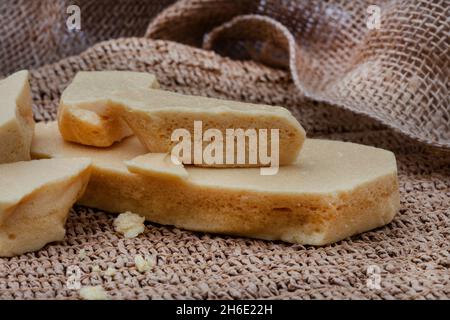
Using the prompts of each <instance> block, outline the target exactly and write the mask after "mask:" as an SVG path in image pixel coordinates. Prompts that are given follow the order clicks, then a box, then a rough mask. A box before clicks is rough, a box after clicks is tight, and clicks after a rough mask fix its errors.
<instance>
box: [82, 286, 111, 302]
mask: <svg viewBox="0 0 450 320" xmlns="http://www.w3.org/2000/svg"><path fill="white" fill-rule="evenodd" d="M80 297H81V299H83V300H108V299H109V296H108V293H107V292H106V291H105V289H103V287H102V286H95V287H84V288H81V289H80Z"/></svg>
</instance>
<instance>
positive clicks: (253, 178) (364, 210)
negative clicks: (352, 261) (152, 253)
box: [32, 123, 399, 245]
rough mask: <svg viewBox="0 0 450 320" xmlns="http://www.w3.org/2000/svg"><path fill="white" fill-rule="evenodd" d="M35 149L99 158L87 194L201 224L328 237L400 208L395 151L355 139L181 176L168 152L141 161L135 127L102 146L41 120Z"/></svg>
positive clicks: (320, 241)
mask: <svg viewBox="0 0 450 320" xmlns="http://www.w3.org/2000/svg"><path fill="white" fill-rule="evenodd" d="M32 152H33V154H34V155H35V156H39V157H77V156H88V157H90V158H91V159H92V161H93V173H92V178H91V180H90V182H89V185H88V188H87V191H86V193H85V195H84V196H83V198H82V199H80V201H79V203H80V204H83V205H86V206H90V207H93V208H98V209H101V210H105V211H109V212H114V213H120V212H125V211H132V212H135V213H137V214H139V215H141V216H144V217H145V218H146V219H147V220H149V221H152V222H155V223H159V224H165V225H174V226H177V227H179V228H184V229H188V230H193V231H202V232H214V233H221V234H231V235H241V236H247V237H252V238H259V239H269V240H283V241H287V242H293V243H301V244H312V245H324V244H327V243H332V242H335V241H338V240H341V239H344V238H346V237H349V236H352V235H354V234H357V233H361V232H364V231H367V230H371V229H373V228H377V227H380V226H383V225H385V224H387V223H389V222H390V221H391V220H392V219H393V217H394V215H395V214H396V212H397V211H398V209H399V190H398V181H397V165H396V160H395V156H394V154H393V153H392V152H389V151H386V150H383V149H378V148H373V147H368V146H364V145H359V144H354V143H347V142H338V141H328V140H318V139H307V140H306V141H305V145H304V148H303V150H302V152H301V154H300V157H299V158H298V160H297V161H296V162H295V163H294V164H292V165H289V166H283V167H280V169H279V171H278V173H277V174H276V175H272V176H263V175H260V171H259V168H245V169H244V168H222V169H217V168H202V167H193V166H186V167H184V170H186V172H187V177H184V178H182V179H174V175H173V174H164V173H163V172H164V170H162V169H161V168H164V167H165V166H166V165H167V164H166V163H165V162H164V161H165V160H164V157H159V156H155V157H153V156H152V157H153V159H151V161H148V162H146V161H141V160H142V159H143V158H142V156H143V155H144V154H145V153H146V152H147V150H146V149H145V148H144V147H143V146H142V145H141V144H140V143H139V141H138V140H137V139H136V137H130V138H127V139H125V140H124V141H122V142H121V143H118V144H115V145H114V146H112V147H110V148H107V149H96V148H89V147H85V146H82V145H75V144H71V143H67V142H65V141H64V140H63V139H62V137H61V136H60V135H59V133H58V128H57V125H56V124H54V123H51V124H48V125H41V124H38V125H37V128H36V136H35V140H34V143H33V146H32ZM137 157H138V158H137ZM135 158H136V159H135ZM144 158H145V157H144ZM133 159H135V160H133ZM158 159H159V160H158ZM125 161H127V164H128V166H129V167H130V166H133V167H134V169H133V171H134V172H140V173H133V172H130V171H129V170H128V168H127V166H126V164H125Z"/></svg>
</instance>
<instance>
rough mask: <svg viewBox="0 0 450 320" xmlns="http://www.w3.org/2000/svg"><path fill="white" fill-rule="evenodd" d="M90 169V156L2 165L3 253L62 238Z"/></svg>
mask: <svg viewBox="0 0 450 320" xmlns="http://www.w3.org/2000/svg"><path fill="white" fill-rule="evenodd" d="M90 169H91V161H90V160H89V159H86V158H76V159H46V160H34V161H26V162H15V163H9V164H2V165H0V185H2V186H4V187H2V188H0V256H2V257H10V256H14V255H19V254H22V253H25V252H29V251H35V250H39V249H41V248H42V247H43V246H44V245H45V244H47V243H49V242H53V241H60V240H62V239H63V238H64V234H65V229H64V224H65V221H66V219H67V216H68V214H69V209H70V208H71V207H72V205H73V204H74V203H75V201H76V200H78V199H79V198H80V197H81V195H82V194H83V192H84V190H85V189H86V186H87V184H88V180H89V176H90Z"/></svg>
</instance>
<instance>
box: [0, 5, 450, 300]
mask: <svg viewBox="0 0 450 320" xmlns="http://www.w3.org/2000/svg"><path fill="white" fill-rule="evenodd" d="M18 2H19V3H20V1H18ZM87 2H88V1H87ZM137 2H138V1H136V3H137ZM188 2H189V1H183V2H182V3H181V5H186V3H188ZM194 2H195V5H192V6H191V7H190V8H191V9H192V10H194V9H196V8H199V7H202V6H203V5H204V3H207V2H208V1H194ZM419 2H420V1H419ZM438 2H439V1H438ZM33 3H34V2H33ZM61 3H63V4H64V1H61ZM230 3H231V2H230ZM233 3H234V2H233ZM242 3H247V2H246V1H243V2H242ZM264 3H269V4H270V3H271V2H270V1H267V2H264ZM300 3H303V2H300ZM442 3H443V2H439V3H438V5H442ZM63 4H61V5H63ZM272 5H273V4H272ZM178 6H180V4H176V5H175V6H173V7H170V8H169V9H167V10H166V11H165V12H163V13H162V14H161V15H160V16H159V17H158V18H157V19H156V20H154V21H157V20H158V19H162V20H163V22H164V21H168V20H167V19H168V18H167V17H170V15H173V16H175V18H176V19H178V16H179V14H174V12H175V13H177V12H179V10H180V8H179V7H178ZM243 6H244V5H243ZM181 8H183V7H181ZM241 9H242V8H240V9H239V10H241ZM177 10H178V11H177ZM186 11H187V9H186V10H184V11H183V12H184V14H185V13H186ZM230 12H234V13H233V15H235V13H236V11H230ZM1 13H2V10H0V14H1ZM239 13H242V12H241V11H239ZM247 13H254V12H247ZM210 14H211V15H212V16H214V15H213V12H210ZM419 15H420V12H419ZM228 18H232V17H227V19H228ZM176 19H175V20H176ZM227 19H225V20H223V21H221V20H219V22H217V23H216V24H215V25H208V27H209V28H212V27H218V28H219V29H216V31H214V32H217V35H220V36H224V37H225V36H226V35H227V33H225V34H224V33H223V31H220V30H221V29H220V28H224V29H226V28H227V26H222V27H220V24H221V23H223V22H226V21H227ZM240 19H244V20H245V19H246V18H245V17H244V18H240ZM251 19H253V18H251ZM199 20H200V21H202V20H201V19H199ZM239 21H240V20H237V22H234V23H237V24H239V23H240V22H239ZM252 21H253V22H251V23H259V22H255V20H252ZM256 21H259V20H256ZM160 22H161V21H160ZM190 22H191V23H192V21H190ZM194 22H195V20H194ZM164 23H165V22H164ZM164 23H162V24H159V26H164ZM186 23H187V22H186ZM262 23H265V22H262ZM187 24H188V23H187ZM172 26H173V29H177V26H179V24H178V23H175V24H173V25H172ZM232 27H233V26H232V25H231V26H229V28H230V30H232ZM162 29H163V28H162ZM162 29H161V28H160V29H159V27H158V26H156V25H151V26H150V27H149V29H148V31H147V32H148V35H151V33H154V34H156V33H157V32H156V30H162ZM190 30H191V31H192V34H193V35H194V36H195V35H196V34H197V31H196V30H197V29H196V28H193V29H190ZM158 32H160V31H158ZM439 32H440V31H439ZM166 34H170V32H167V33H166ZM126 35H129V34H126ZM154 37H157V36H154ZM168 37H169V36H168ZM159 38H164V37H159ZM208 39H209V40H208ZM214 39H215V36H214V34H211V35H210V37H209V38H208V37H207V38H206V40H205V41H207V43H209V44H206V45H210V46H214V45H213V44H214V43H215V41H216V40H214ZM171 40H177V39H171ZM227 41H228V40H227ZM194 42H195V41H194ZM194 42H192V43H190V44H194ZM223 43H226V41H225V40H224V42H223ZM446 45H447V46H448V43H443V46H444V48H447V47H445V46H446ZM82 47H83V46H82V45H81V46H78V47H77V48H78V49H79V48H82ZM224 48H225V49H223V48H222V49H223V50H225V51H224V52H223V54H225V53H226V48H227V46H225V47H224ZM1 49H3V48H1ZM222 49H221V50H222ZM219 51H220V50H219ZM72 53H77V52H72ZM0 54H3V55H5V51H2V50H0ZM6 55H7V53H6ZM258 57H260V56H258ZM28 58H30V57H28ZM31 58H32V61H31V60H30V61H31V62H29V63H30V64H31V65H32V64H33V63H36V60H35V58H36V57H34V56H31ZM31 58H30V59H31ZM55 58H58V59H59V58H60V57H59V56H58V57H56V56H53V57H52V58H49V60H45V62H46V63H47V62H51V61H54V60H55ZM0 60H2V59H0ZM257 60H258V59H257ZM383 61H384V60H383ZM447 61H448V60H447ZM266 62H267V61H266ZM37 65H42V63H38V64H37ZM271 65H273V64H271ZM21 66H23V67H25V66H27V64H26V63H25V62H24V63H23V64H21ZM282 67H283V66H282ZM285 67H286V69H273V68H270V67H266V66H263V65H261V64H258V63H256V62H252V61H237V60H231V59H229V58H225V57H223V56H219V55H218V54H216V53H213V52H212V51H205V50H202V49H195V48H193V47H191V46H187V45H183V44H179V43H175V42H170V41H162V40H158V41H155V40H151V39H145V38H123V39H119V40H111V41H107V42H102V43H99V44H96V45H94V46H93V47H91V48H90V49H88V50H87V51H85V52H83V53H82V54H79V55H76V56H73V57H69V58H65V59H63V60H61V61H59V62H57V63H55V64H50V65H44V66H42V67H40V68H38V69H35V70H33V71H32V77H31V86H32V91H33V99H34V106H33V107H34V112H35V117H36V120H38V121H44V120H51V119H54V118H55V115H56V108H57V103H58V100H59V97H60V94H61V92H62V90H63V89H64V88H65V87H66V86H67V84H68V83H69V82H70V80H71V79H72V78H73V76H74V75H75V73H76V72H77V71H79V70H137V71H147V72H152V73H155V74H156V76H157V77H158V80H159V81H160V83H161V85H162V87H163V88H165V89H169V90H174V91H178V92H183V93H190V94H199V95H205V96H211V97H222V98H229V99H236V100H243V101H249V102H263V103H268V104H276V105H282V106H286V107H287V108H289V109H290V110H291V111H292V112H293V113H294V115H295V116H296V117H297V118H298V119H299V120H300V121H301V123H302V124H303V125H304V126H305V128H306V129H307V130H308V135H309V136H310V137H326V138H329V139H337V140H345V141H353V142H357V143H363V144H368V145H373V146H378V147H382V148H386V149H389V150H392V151H394V152H395V154H396V156H397V160H398V167H399V180H400V192H401V210H400V212H399V213H398V215H397V216H396V217H395V219H394V221H393V222H392V223H391V224H389V225H388V226H385V227H383V228H379V229H377V230H373V231H370V232H366V233H364V234H362V235H359V236H355V237H352V238H351V239H346V240H344V241H340V242H338V243H336V244H333V245H329V246H324V247H310V246H301V245H292V244H286V243H282V242H271V241H260V240H252V239H245V238H236V237H227V236H220V235H211V234H202V233H193V232H189V231H182V230H179V229H176V228H172V227H165V226H159V225H154V224H148V225H147V228H146V231H145V233H144V234H142V235H140V236H139V237H138V238H135V239H124V238H123V237H121V236H120V235H118V234H116V233H115V232H114V230H113V225H112V222H113V219H114V216H113V215H110V214H108V213H106V212H100V211H97V210H93V209H90V208H85V207H79V206H78V207H74V209H73V210H72V211H71V214H70V218H69V220H68V223H67V236H66V238H65V241H63V242H61V243H56V244H51V245H47V246H46V247H45V248H44V249H42V250H40V251H38V252H35V253H28V254H25V255H21V256H18V257H14V258H9V259H4V258H0V298H4V299H6V298H16V299H17V298H19V299H39V298H45V299H48V298H58V299H65V298H74V299H76V298H79V295H78V291H77V290H74V289H71V287H70V284H71V282H70V281H69V280H71V279H73V274H74V273H73V270H75V271H76V272H78V274H79V275H80V281H81V284H82V286H87V285H97V284H100V285H102V286H103V287H104V288H105V289H106V290H107V291H108V293H109V294H110V296H111V297H112V298H117V299H119V298H121V299H125V298H126V299H146V298H165V299H177V298H196V299H205V298H210V299H216V298H224V299H236V298H241V299H250V298H297V299H298V298H303V299H316V298H318V299H321V298H375V299H377V298H385V299H392V298H396V299H400V298H401V299H424V298H428V299H439V298H448V297H449V296H450V253H449V251H450V157H449V154H448V152H447V151H446V148H445V145H446V143H447V142H448V140H446V139H447V131H445V130H446V127H445V126H444V127H443V126H435V125H431V127H432V130H431V131H432V132H434V133H430V134H429V135H428V136H427V135H426V133H424V132H426V131H427V130H426V125H427V124H428V125H429V123H426V122H425V120H426V119H428V118H427V117H426V116H425V117H424V116H423V115H422V113H421V116H420V117H419V118H420V119H421V120H420V121H422V122H421V123H422V124H423V126H424V128H425V129H424V128H419V127H418V128H417V129H418V130H417V134H415V133H414V132H413V131H414V130H413V129H414V125H413V124H414V122H409V120H408V119H409V118H408V117H407V116H406V115H407V114H408V113H412V112H413V110H412V109H404V110H403V111H402V112H400V117H399V118H395V114H391V116H392V117H393V118H395V119H400V120H398V121H397V122H393V123H387V121H386V119H387V118H386V117H385V115H386V114H387V113H386V112H385V111H383V110H384V109H383V104H382V103H381V102H378V103H379V105H378V106H377V107H376V108H375V109H371V108H370V99H369V96H368V97H367V104H366V105H363V104H362V103H361V99H356V98H355V97H357V96H358V95H357V94H355V95H350V94H349V92H348V91H345V92H344V93H345V95H347V96H350V98H351V99H356V100H355V101H356V102H357V103H356V102H354V104H345V105H344V104H340V103H337V104H336V105H337V107H336V105H334V104H333V105H332V104H328V103H327V102H323V100H326V99H318V100H321V101H322V102H320V103H319V102H317V99H313V98H312V97H311V94H310V93H311V92H313V91H309V94H308V92H305V91H302V90H300V89H301V88H298V81H293V80H292V79H293V78H294V79H295V75H294V76H293V72H296V70H293V69H292V68H291V66H285ZM16 69H17V66H16ZM4 70H6V69H2V73H4V74H6V72H4ZM13 70H15V69H11V70H8V72H10V71H13ZM424 70H428V69H426V68H425V69H424ZM356 79H359V78H356ZM297 80H298V79H297ZM424 81H425V82H424V83H430V79H429V78H427V79H426V80H424ZM393 83H394V84H395V83H397V82H396V81H394V82H393ZM445 85H446V84H444V87H442V86H441V87H439V88H440V89H439V90H440V91H439V92H438V93H436V95H435V99H436V100H433V99H431V100H430V99H429V100H427V103H426V104H423V105H422V104H421V106H422V107H421V108H431V109H426V110H428V111H430V112H425V114H426V115H428V116H430V117H431V118H433V117H435V113H433V112H431V111H432V110H434V111H436V110H438V111H439V110H444V112H445V111H447V112H448V104H445V100H442V99H441V98H442V95H444V97H445ZM421 88H422V89H421ZM423 88H425V87H421V86H419V89H418V90H419V91H420V90H422V91H420V92H421V94H422V93H423V94H425V93H427V94H429V93H430V91H427V90H425V89H423ZM433 88H438V87H433ZM394 89H395V88H394ZM394 89H393V91H392V92H393V94H394V96H391V95H390V93H389V92H386V91H383V90H381V91H380V92H379V93H376V94H380V95H384V96H386V95H387V96H389V97H390V99H394V98H395V93H396V92H397V91H396V90H394ZM355 90H356V89H355V88H354V89H353V92H354V91H355ZM436 90H438V89H436ZM321 92H327V90H325V89H324V90H323V91H321ZM392 92H391V93H392ZM447 94H448V91H447ZM429 96H430V95H428V96H427V97H429ZM431 96H433V94H431ZM329 97H331V96H329ZM359 97H360V95H359ZM421 97H422V98H423V95H421ZM350 98H349V99H350ZM397 98H398V97H397ZM445 98H447V97H445ZM412 99H413V98H412ZM424 99H425V98H424ZM345 101H349V100H345ZM345 101H344V100H340V102H341V103H344V102H345ZM398 101H402V100H401V99H400V100H399V99H397V100H393V102H392V103H394V104H395V103H396V102H398ZM405 101H407V104H406V106H408V105H412V100H407V99H406V100H405ZM424 101H425V100H424ZM433 101H434V102H436V105H438V106H439V108H438V109H433V108H434V107H433V106H431V105H432V104H433ZM349 106H350V107H349ZM361 106H365V108H366V109H367V110H372V111H373V112H372V113H369V112H366V113H364V112H358V111H355V108H359V107H361ZM388 106H391V104H388ZM442 106H444V109H442ZM445 108H447V109H445ZM383 112H384V113H383ZM380 114H381V116H378V117H377V116H376V115H380ZM441 115H443V119H444V120H445V119H447V120H448V118H445V117H446V115H445V113H442V114H441ZM433 119H435V118H433ZM414 121H415V120H414ZM436 123H437V124H439V125H441V124H442V122H439V121H438V122H435V124H436ZM397 124H401V125H397ZM405 124H406V125H405ZM444 125H445V123H444ZM405 128H406V129H405ZM419 129H420V130H419ZM406 131H408V132H406ZM431 131H430V132H431ZM427 139H428V140H427ZM419 141H422V142H423V143H420V142H419ZM432 146H434V148H432ZM435 147H441V149H436V148H435ZM442 147H444V148H442ZM82 249H84V250H85V252H86V257H85V258H83V259H82V258H81V257H80V255H79V253H80V251H81V250H82ZM136 254H142V255H146V254H152V255H154V256H155V257H156V258H157V266H156V268H155V269H154V270H153V271H152V272H148V273H145V274H141V273H139V272H138V271H137V270H136V268H135V266H134V261H133V258H134V256H135V255H136ZM94 266H99V267H100V270H103V271H104V270H106V269H107V268H108V267H113V268H115V269H116V270H117V271H116V274H114V275H112V276H107V275H105V274H104V272H102V271H95V270H93V269H95V268H94ZM76 272H75V273H76ZM68 281H69V282H68Z"/></svg>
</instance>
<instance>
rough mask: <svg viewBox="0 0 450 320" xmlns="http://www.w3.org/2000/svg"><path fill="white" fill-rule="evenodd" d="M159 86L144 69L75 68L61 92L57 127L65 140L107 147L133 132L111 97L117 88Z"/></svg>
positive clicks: (153, 77)
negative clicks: (78, 69)
mask: <svg viewBox="0 0 450 320" xmlns="http://www.w3.org/2000/svg"><path fill="white" fill-rule="evenodd" d="M127 88H141V89H142V90H146V89H149V88H159V84H158V81H157V80H156V78H155V76H154V75H152V74H149V73H143V72H128V71H95V72H84V71H82V72H78V73H77V75H76V76H75V78H74V79H73V81H72V83H71V84H70V85H69V87H68V88H67V89H66V90H65V91H64V92H63V95H62V97H61V103H60V106H59V110H58V120H59V128H60V131H61V134H62V136H63V137H64V139H65V140H67V141H72V142H78V143H81V144H84V145H90V146H96V147H108V146H110V145H112V144H113V143H114V142H116V141H120V140H122V139H123V138H124V137H127V136H130V135H131V134H132V132H131V130H130V129H129V128H128V125H127V124H126V123H125V122H124V121H123V120H122V118H121V117H120V116H119V115H118V114H117V109H116V108H114V107H115V104H114V102H113V101H111V99H110V98H111V97H112V96H113V94H114V92H115V91H116V90H125V89H127Z"/></svg>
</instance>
